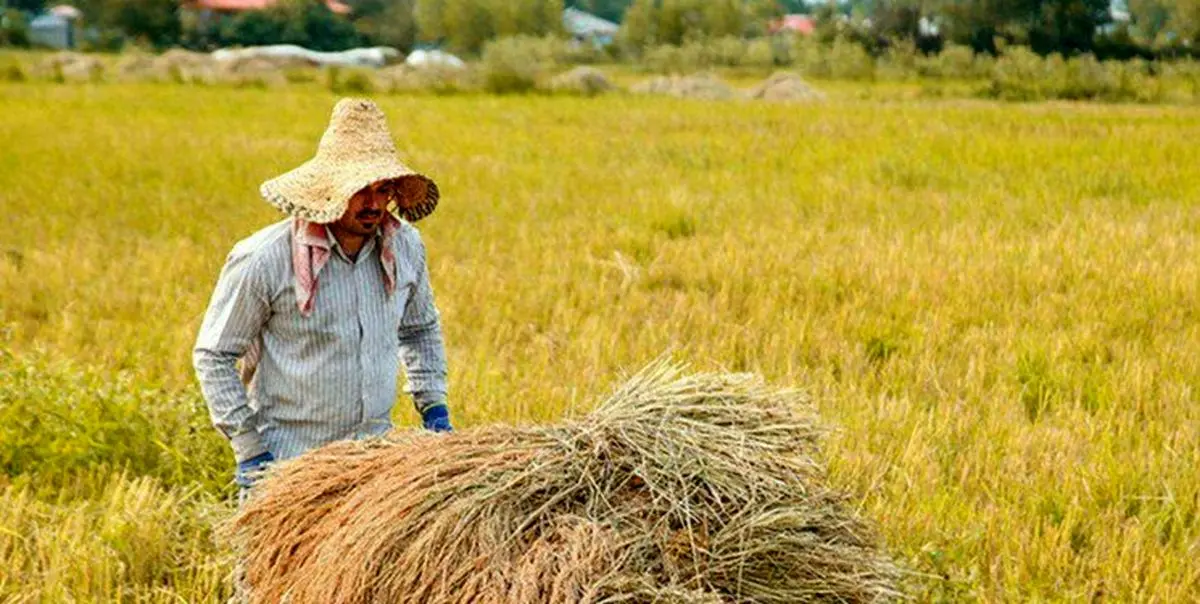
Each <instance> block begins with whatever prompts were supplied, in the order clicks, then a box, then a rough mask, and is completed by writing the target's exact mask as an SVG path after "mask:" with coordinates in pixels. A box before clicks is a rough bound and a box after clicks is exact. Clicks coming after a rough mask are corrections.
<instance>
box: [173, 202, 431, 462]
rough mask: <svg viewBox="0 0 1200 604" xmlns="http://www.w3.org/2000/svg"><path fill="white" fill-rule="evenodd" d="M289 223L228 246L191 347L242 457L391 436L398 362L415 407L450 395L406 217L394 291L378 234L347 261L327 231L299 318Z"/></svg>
mask: <svg viewBox="0 0 1200 604" xmlns="http://www.w3.org/2000/svg"><path fill="white" fill-rule="evenodd" d="M291 222H292V221H291V220H290V219H289V220H285V221H282V222H279V223H276V224H273V225H271V226H269V227H267V228H265V229H263V230H261V231H259V232H257V233H255V234H254V235H252V236H250V237H249V238H247V239H245V240H243V241H241V242H239V243H238V244H237V245H236V246H234V248H233V251H232V252H230V254H229V257H228V259H226V261H225V267H224V268H223V269H222V270H221V276H220V278H219V279H218V282H217V287H216V290H215V291H214V292H213V297H212V301H211V302H210V303H209V307H208V311H207V312H206V313H205V315H204V322H203V324H202V325H201V327H200V333H199V335H198V337H197V339H196V347H195V350H194V351H193V357H192V360H193V365H194V367H195V369H196V376H197V378H198V379H199V381H200V389H201V391H202V392H203V394H204V398H205V400H206V401H207V402H208V408H209V413H210V415H211V417H212V421H213V425H214V426H216V428H217V429H218V430H219V431H220V432H221V433H222V434H224V435H225V437H226V438H228V439H229V440H230V443H231V444H232V446H233V451H234V455H235V457H236V458H237V460H238V461H243V460H246V459H250V458H253V457H255V456H257V455H260V454H262V453H263V452H267V451H269V452H270V453H271V454H272V455H274V456H275V458H276V459H289V458H291V457H295V456H297V455H299V454H301V453H304V452H305V451H307V450H309V449H312V448H315V447H319V446H321V445H323V444H325V443H328V442H331V441H334V440H342V439H349V438H366V437H369V436H374V435H379V434H383V433H384V432H387V431H388V430H389V429H390V428H391V427H392V423H391V412H392V407H393V406H394V404H395V400H396V378H397V376H398V374H399V367H400V365H401V364H403V365H404V368H405V373H406V374H407V377H408V385H407V387H406V388H405V391H406V392H409V393H411V394H412V395H413V399H414V401H415V402H416V405H417V409H418V411H421V410H424V409H426V408H428V407H431V406H433V405H437V404H440V403H444V402H445V399H446V354H445V348H444V346H443V342H442V331H441V323H440V321H439V318H438V311H437V307H436V306H435V305H434V300H433V292H432V290H431V289H430V286H429V276H428V273H427V271H426V263H425V247H424V244H423V243H422V242H421V237H420V235H419V234H418V232H417V230H416V229H415V228H414V227H412V226H411V225H409V224H408V223H403V224H402V225H401V226H400V228H399V229H397V230H396V232H395V233H394V235H392V241H391V247H392V250H393V252H394V254H395V290H394V293H391V294H389V293H388V288H387V287H386V284H385V279H384V271H383V269H382V268H381V267H382V265H381V260H380V258H381V253H380V252H381V249H380V248H381V247H382V245H381V244H382V241H381V240H379V239H380V237H382V235H381V234H377V236H376V237H374V238H370V239H368V240H367V242H366V243H364V245H363V247H362V249H361V250H359V253H358V255H357V256H356V257H355V258H354V259H353V260H352V259H350V258H349V257H348V256H347V255H346V254H345V253H344V252H343V251H342V250H341V248H340V246H338V244H337V240H336V239H335V238H334V237H333V236H332V234H329V233H328V231H327V230H326V236H327V241H328V245H329V246H330V249H331V250H332V254H331V256H330V258H329V260H328V262H327V263H326V264H325V266H324V267H322V268H321V271H320V277H319V283H318V286H317V287H316V290H315V299H314V300H313V304H312V307H311V311H309V312H308V313H307V314H303V313H302V312H301V310H300V308H299V307H298V305H297V296H296V294H297V292H296V289H295V288H296V278H295V277H296V275H295V273H294V271H293V265H292V237H293V235H292V228H291ZM258 347H261V355H260V358H259V359H258V363H257V367H256V369H255V371H254V373H253V379H251V380H250V382H249V384H248V385H246V384H243V382H242V379H241V377H240V376H239V373H238V368H237V361H238V359H240V358H242V357H243V356H244V355H246V353H247V351H248V350H250V349H252V348H258Z"/></svg>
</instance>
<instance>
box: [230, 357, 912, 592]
mask: <svg viewBox="0 0 1200 604" xmlns="http://www.w3.org/2000/svg"><path fill="white" fill-rule="evenodd" d="M820 435H821V430H820V429H819V428H818V426H817V425H816V422H815V418H814V416H813V415H812V413H811V411H810V409H809V407H808V406H807V405H805V404H804V400H803V397H802V396H800V395H799V394H797V393H795V392H788V391H778V390H772V389H769V388H767V387H766V386H764V385H763V384H762V383H761V382H760V381H759V380H757V379H756V378H753V377H750V376H745V375H698V376H690V377H684V376H681V374H680V372H679V369H678V368H676V367H673V366H671V365H668V364H665V363H661V362H660V363H656V364H655V365H652V366H651V367H650V368H648V369H646V370H645V371H643V372H642V373H640V374H639V375H637V376H635V377H634V378H632V380H631V381H630V382H629V383H628V384H626V385H625V386H623V387H622V388H621V389H619V390H618V391H617V392H616V393H615V394H614V395H612V397H611V398H609V399H608V400H607V401H606V402H604V403H603V404H601V405H600V406H599V408H597V409H596V411H595V412H593V413H592V414H590V415H588V416H586V417H584V418H582V419H580V420H577V421H571V422H567V423H563V424H561V425H554V426H543V427H522V428H516V427H488V428H480V429H474V430H466V431H462V432H458V433H455V434H452V435H432V434H415V433H410V434H396V435H395V436H393V437H390V438H389V439H387V440H383V441H380V440H376V441H374V442H367V443H363V442H340V443H334V444H331V445H328V446H326V447H324V448H322V449H319V450H317V451H314V452H311V453H309V454H306V455H304V456H302V457H300V458H298V459H297V460H295V461H293V462H290V463H287V464H282V465H281V466H280V467H278V468H276V469H275V470H274V471H273V472H272V474H271V475H270V476H269V477H268V478H266V479H265V480H264V482H263V483H262V484H261V485H260V486H259V487H257V489H258V490H259V492H258V493H256V494H255V495H254V496H253V497H252V498H251V500H250V501H249V502H248V503H247V505H246V506H245V508H244V509H243V511H242V512H241V514H240V515H239V516H238V517H237V518H236V519H235V520H234V521H233V523H232V525H231V526H232V530H233V531H234V535H235V537H236V538H237V539H238V544H239V547H240V551H241V552H242V555H243V556H244V558H243V562H244V571H245V575H246V576H245V578H246V583H247V585H248V588H249V594H248V595H249V599H250V601H251V602H254V603H265V602H283V601H287V602H292V603H293V604H298V603H308V602H320V603H326V604H336V603H368V602H371V603H375V602H389V603H390V602H449V603H464V604H465V603H467V602H484V603H492V602H495V603H499V602H515V603H534V602H537V603H541V602H561V603H566V602H679V603H685V602H687V603H691V602H713V603H718V602H730V603H733V602H737V603H743V602H746V603H748V602H812V601H833V602H875V601H886V600H890V599H893V598H896V597H898V596H899V594H898V592H897V590H896V589H897V588H896V581H897V575H898V571H897V569H896V567H895V566H894V565H893V564H892V563H891V562H890V561H889V560H888V558H887V557H885V556H884V555H883V554H881V553H880V552H879V551H878V550H877V549H876V547H875V545H874V541H873V539H872V537H871V536H870V531H869V530H868V529H867V527H866V526H865V524H864V522H863V521H862V520H860V519H858V518H857V517H855V515H854V514H853V513H852V512H851V511H850V510H849V509H848V506H847V505H846V503H845V501H844V498H843V497H842V496H841V495H839V494H838V493H836V492H834V491H832V490H830V489H829V488H828V487H827V486H826V485H825V481H824V475H825V471H824V468H823V466H822V465H821V463H820V462H819V461H817V460H816V459H815V458H816V456H817V453H818V451H817V439H818V437H819V436H820Z"/></svg>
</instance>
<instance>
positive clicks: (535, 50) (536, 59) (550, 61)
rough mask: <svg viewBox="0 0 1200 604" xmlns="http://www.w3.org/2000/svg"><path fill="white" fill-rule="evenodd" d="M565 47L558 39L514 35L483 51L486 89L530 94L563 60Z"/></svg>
mask: <svg viewBox="0 0 1200 604" xmlns="http://www.w3.org/2000/svg"><path fill="white" fill-rule="evenodd" d="M564 54H565V47H564V46H563V43H562V41H561V40H558V39H556V38H535V37H532V36H513V37H508V38H500V39H499V40H496V41H494V42H490V43H488V44H487V46H484V48H483V59H482V61H481V63H480V68H481V70H482V74H483V84H484V87H485V88H486V89H487V90H488V91H489V92H495V93H499V94H508V93H519V92H529V91H531V90H533V89H534V88H536V87H537V84H538V81H539V80H540V79H542V78H544V77H546V75H547V74H548V73H550V72H551V71H553V70H554V68H555V67H556V66H557V65H558V64H559V63H560V62H561V61H562V57H563V56H564Z"/></svg>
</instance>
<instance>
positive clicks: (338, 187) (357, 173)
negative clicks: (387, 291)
mask: <svg viewBox="0 0 1200 604" xmlns="http://www.w3.org/2000/svg"><path fill="white" fill-rule="evenodd" d="M385 180H390V181H393V187H394V191H395V193H396V195H395V197H394V198H393V202H392V203H390V204H389V205H388V210H389V211H391V212H392V213H393V214H395V215H396V216H397V217H398V218H403V219H405V220H407V221H409V222H416V221H418V220H420V219H422V218H424V217H426V216H428V215H429V214H430V213H431V212H433V209H434V207H436V206H437V202H438V188H437V185H436V184H434V182H433V181H432V180H430V179H429V178H427V177H425V176H424V175H421V174H418V173H416V172H414V171H413V170H411V169H410V168H409V167H408V166H405V165H404V164H403V163H400V159H399V158H398V157H397V155H396V145H395V144H394V143H393V142H392V137H391V134H390V133H389V132H388V126H387V119H386V118H385V117H384V116H383V111H381V110H380V109H379V107H378V106H377V105H376V104H375V103H373V102H371V101H368V100H366V99H342V100H340V101H338V103H337V105H336V106H334V108H333V116H332V117H331V118H330V119H329V128H328V129H326V130H325V135H324V136H322V137H321V144H320V145H318V146H317V155H316V157H313V158H312V159H310V160H308V161H306V162H304V164H302V165H301V166H300V167H298V168H296V169H294V170H292V171H290V172H287V173H285V174H283V175H280V176H277V177H275V178H272V179H271V180H268V181H267V182H264V183H263V184H262V186H261V187H260V188H259V192H261V193H262V196H263V198H264V199H266V200H267V201H268V202H269V203H270V204H271V205H273V206H275V207H277V208H279V209H280V210H282V211H283V212H285V213H287V214H290V215H292V216H295V217H297V218H302V219H304V220H307V221H309V222H317V223H329V222H333V221H335V220H337V219H338V218H341V216H342V214H344V213H345V212H346V206H347V205H349V203H350V198H351V197H353V196H354V194H355V193H357V192H359V191H360V190H362V189H363V188H364V187H367V186H368V185H372V184H375V183H377V182H381V181H385Z"/></svg>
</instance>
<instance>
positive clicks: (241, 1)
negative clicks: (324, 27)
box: [192, 0, 350, 15]
mask: <svg viewBox="0 0 1200 604" xmlns="http://www.w3.org/2000/svg"><path fill="white" fill-rule="evenodd" d="M278 1H279V0H195V1H194V2H193V3H192V4H193V6H195V7H196V8H207V9H209V10H215V11H225V12H231V13H240V12H242V11H248V10H263V9H266V8H270V7H272V6H274V5H275V3H276V2H278ZM325 6H328V7H329V10H331V11H333V12H335V13H337V14H339V15H345V14H348V13H349V12H350V6H349V5H347V4H343V3H341V2H338V0H325Z"/></svg>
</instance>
